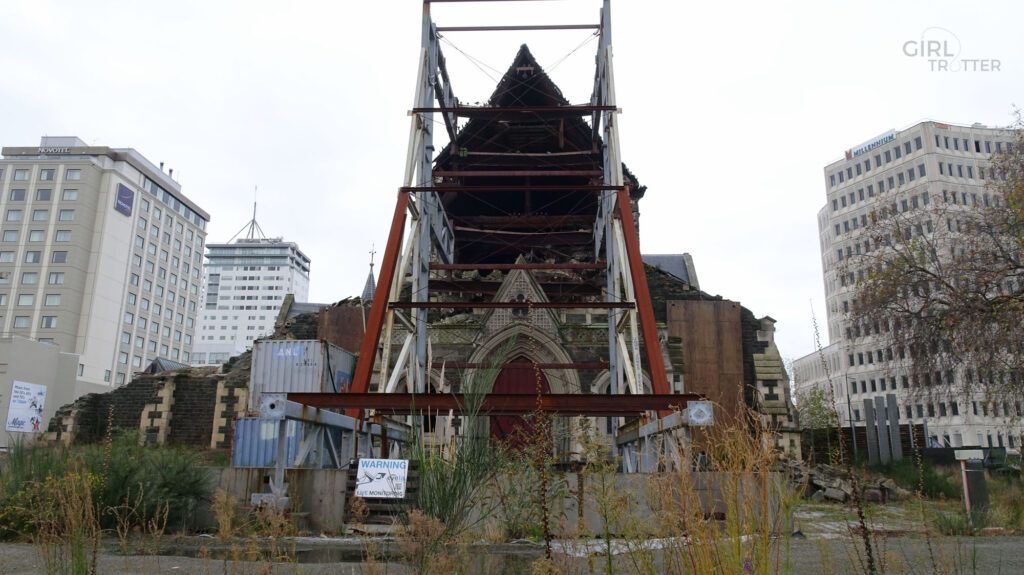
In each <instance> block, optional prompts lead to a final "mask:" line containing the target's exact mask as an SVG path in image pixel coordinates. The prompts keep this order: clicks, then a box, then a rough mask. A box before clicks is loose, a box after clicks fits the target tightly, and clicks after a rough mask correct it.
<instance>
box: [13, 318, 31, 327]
mask: <svg viewBox="0 0 1024 575" xmlns="http://www.w3.org/2000/svg"><path fill="white" fill-rule="evenodd" d="M30 321H31V318H30V317H29V316H27V315H16V316H14V327H15V328H28V327H29V325H30V324H29V322H30Z"/></svg>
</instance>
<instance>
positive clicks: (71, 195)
mask: <svg viewBox="0 0 1024 575" xmlns="http://www.w3.org/2000/svg"><path fill="white" fill-rule="evenodd" d="M60 199H62V200H64V201H65V202H73V201H75V200H77V199H78V190H73V189H68V190H64V191H63V192H62V193H61V195H60Z"/></svg>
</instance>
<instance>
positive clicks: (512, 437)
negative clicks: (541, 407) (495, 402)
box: [491, 356, 551, 447]
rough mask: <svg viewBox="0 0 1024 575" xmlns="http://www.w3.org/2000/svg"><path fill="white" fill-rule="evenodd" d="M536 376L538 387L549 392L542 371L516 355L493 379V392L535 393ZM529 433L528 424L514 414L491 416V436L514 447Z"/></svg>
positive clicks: (523, 441) (525, 439)
mask: <svg viewBox="0 0 1024 575" xmlns="http://www.w3.org/2000/svg"><path fill="white" fill-rule="evenodd" d="M538 377H539V379H540V381H539V383H540V389H541V392H543V393H549V392H550V391H551V389H550V388H549V387H548V378H547V377H545V376H544V372H543V371H538V370H536V369H534V367H533V362H532V361H530V360H528V359H526V358H525V357H522V356H520V357H517V358H515V359H513V360H512V361H510V362H508V363H507V364H506V365H505V367H503V368H502V370H501V372H500V373H499V374H498V377H497V379H495V380H494V388H493V390H492V391H493V393H522V394H529V395H536V394H537V384H538ZM529 434H530V426H528V425H527V423H526V421H525V420H524V419H523V418H522V417H519V416H515V415H499V416H493V417H491V437H493V438H495V439H499V440H501V441H504V442H505V443H508V444H509V445H512V446H514V447H517V446H521V445H523V444H525V443H526V441H527V439H528V438H529V436H530V435H529Z"/></svg>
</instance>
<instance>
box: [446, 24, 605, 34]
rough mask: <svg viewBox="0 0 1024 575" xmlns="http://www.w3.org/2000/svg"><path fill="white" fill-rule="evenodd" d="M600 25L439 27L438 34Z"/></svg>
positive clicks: (588, 28) (594, 27) (559, 28)
mask: <svg viewBox="0 0 1024 575" xmlns="http://www.w3.org/2000/svg"><path fill="white" fill-rule="evenodd" d="M600 29H601V25H600V24H534V25H521V26H438V27H437V31H438V32H510V31H517V30H600Z"/></svg>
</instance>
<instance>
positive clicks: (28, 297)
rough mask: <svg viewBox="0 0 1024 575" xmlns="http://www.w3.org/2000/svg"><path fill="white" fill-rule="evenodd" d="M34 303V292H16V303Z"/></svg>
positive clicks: (21, 304) (26, 304) (29, 304)
mask: <svg viewBox="0 0 1024 575" xmlns="http://www.w3.org/2000/svg"><path fill="white" fill-rule="evenodd" d="M35 303H36V296H35V294H31V293H22V294H18V305H20V306H31V305H35Z"/></svg>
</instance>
